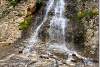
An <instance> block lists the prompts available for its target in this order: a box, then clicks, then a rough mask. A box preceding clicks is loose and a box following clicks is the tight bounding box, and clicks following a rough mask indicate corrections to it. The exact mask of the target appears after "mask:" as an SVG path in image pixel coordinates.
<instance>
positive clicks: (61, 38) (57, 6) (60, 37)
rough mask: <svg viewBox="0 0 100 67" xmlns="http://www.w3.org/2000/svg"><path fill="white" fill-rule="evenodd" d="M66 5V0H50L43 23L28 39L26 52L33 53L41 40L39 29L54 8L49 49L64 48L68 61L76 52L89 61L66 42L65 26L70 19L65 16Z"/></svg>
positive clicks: (24, 51)
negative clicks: (69, 47) (34, 47)
mask: <svg viewBox="0 0 100 67" xmlns="http://www.w3.org/2000/svg"><path fill="white" fill-rule="evenodd" d="M64 6H65V2H64V0H49V1H48V3H47V7H46V13H45V16H44V19H43V21H42V22H41V24H40V25H39V26H38V27H37V28H36V29H35V32H34V33H33V34H32V36H31V37H30V38H29V39H28V43H29V44H28V45H27V46H26V48H25V49H24V50H23V53H24V54H27V55H29V54H31V53H32V49H33V45H34V43H37V41H39V38H38V33H39V30H40V29H41V27H42V26H43V25H44V23H46V21H47V19H48V14H49V12H50V11H51V9H52V10H53V13H54V14H53V16H52V18H51V20H50V24H49V25H50V28H49V29H48V31H49V41H48V44H50V45H49V47H48V49H49V48H50V49H52V48H57V49H59V50H61V51H63V50H64V51H65V52H66V53H67V54H68V60H67V61H68V62H69V61H70V60H71V59H73V58H72V54H76V56H78V57H81V58H83V59H85V60H86V61H87V59H86V58H84V57H82V56H80V55H78V54H77V52H75V51H71V50H69V49H68V48H67V46H66V44H67V43H66V42H65V28H66V27H67V21H68V19H67V18H65V17H64V10H65V9H64ZM52 41H54V43H51V42H52Z"/></svg>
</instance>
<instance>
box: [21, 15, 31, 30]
mask: <svg viewBox="0 0 100 67" xmlns="http://www.w3.org/2000/svg"><path fill="white" fill-rule="evenodd" d="M31 23H32V16H28V17H26V18H25V20H24V21H22V22H20V24H19V30H26V29H27V28H28V27H29V26H30V24H31Z"/></svg>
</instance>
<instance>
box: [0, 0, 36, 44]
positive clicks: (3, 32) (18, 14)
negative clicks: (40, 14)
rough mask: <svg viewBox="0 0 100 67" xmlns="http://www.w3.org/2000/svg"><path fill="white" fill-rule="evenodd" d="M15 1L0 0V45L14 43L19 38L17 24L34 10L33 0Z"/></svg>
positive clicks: (19, 31) (19, 33) (19, 32)
mask: <svg viewBox="0 0 100 67" xmlns="http://www.w3.org/2000/svg"><path fill="white" fill-rule="evenodd" d="M15 1H16V2H15V3H13V2H12V1H11V0H0V45H2V44H4V43H14V41H16V40H17V38H20V37H21V33H22V30H19V24H20V23H21V21H23V20H24V19H25V17H26V16H27V15H31V14H32V13H33V12H34V11H35V0H27V1H25V0H21V1H18V0H15ZM17 1H18V2H17Z"/></svg>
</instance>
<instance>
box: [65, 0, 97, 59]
mask: <svg viewBox="0 0 100 67" xmlns="http://www.w3.org/2000/svg"><path fill="white" fill-rule="evenodd" d="M65 14H66V17H68V18H69V20H70V21H69V22H68V27H67V29H66V30H67V33H66V41H68V42H69V43H70V45H72V46H74V48H75V49H76V50H77V51H79V52H81V53H82V55H84V56H87V57H92V58H96V56H98V53H97V51H98V49H99V48H98V46H99V45H98V40H99V39H98V27H99V24H98V0H95V1H92V0H91V1H90V0H87V1H85V0H82V1H79V0H77V1H76V0H67V4H66V11H65Z"/></svg>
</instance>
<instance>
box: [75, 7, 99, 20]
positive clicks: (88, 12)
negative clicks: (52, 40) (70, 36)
mask: <svg viewBox="0 0 100 67" xmlns="http://www.w3.org/2000/svg"><path fill="white" fill-rule="evenodd" d="M97 15H99V13H98V10H97V9H96V8H94V9H92V10H84V11H79V12H78V13H77V18H78V21H81V20H82V19H83V18H86V19H91V18H93V17H95V16H97Z"/></svg>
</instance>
